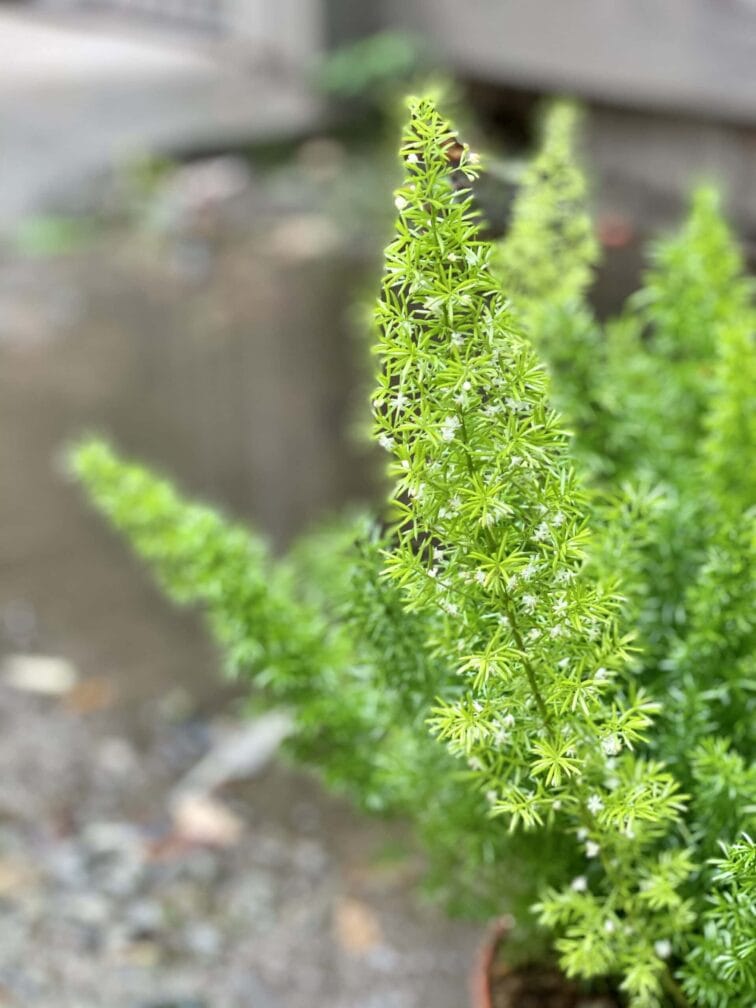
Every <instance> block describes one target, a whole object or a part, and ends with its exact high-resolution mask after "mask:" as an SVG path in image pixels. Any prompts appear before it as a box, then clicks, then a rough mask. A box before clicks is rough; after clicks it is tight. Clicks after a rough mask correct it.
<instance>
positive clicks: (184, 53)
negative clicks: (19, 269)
mask: <svg viewBox="0 0 756 1008" xmlns="http://www.w3.org/2000/svg"><path fill="white" fill-rule="evenodd" d="M0 68H1V69H0V233H2V232H3V231H7V230H8V229H11V228H13V226H14V225H15V224H16V223H17V222H18V220H19V219H20V218H21V217H23V215H24V214H27V213H30V212H35V211H39V210H43V209H44V208H45V207H46V206H47V205H49V203H50V201H52V200H54V199H55V197H56V196H57V195H59V194H60V193H63V192H65V191H66V190H67V189H69V188H70V187H72V186H76V185H77V184H81V181H82V179H85V178H87V177H88V176H90V175H91V174H93V173H95V172H97V171H98V170H101V169H103V168H105V167H107V166H108V165H109V164H112V163H114V162H118V161H119V160H122V159H123V158H125V157H128V156H129V155H133V154H134V153H138V152H142V151H145V150H152V149H160V150H169V151H170V150H174V149H181V148H184V149H185V148H187V147H191V146H200V145H208V146H217V145H219V144H223V143H227V142H233V141H235V140H249V139H252V138H256V137H257V138H259V137H275V136H281V135H286V134H287V133H290V132H296V131H298V130H301V129H303V128H305V127H306V126H307V125H308V123H311V122H312V121H313V119H314V118H315V116H316V115H317V108H316V102H315V101H314V100H313V98H312V97H311V96H309V95H308V94H307V92H306V89H305V86H304V84H303V82H301V81H299V82H298V81H294V80H290V79H284V78H283V77H281V76H280V75H279V76H278V77H276V79H273V77H272V75H271V73H270V71H268V72H267V73H263V71H261V70H259V69H258V70H255V69H254V66H253V62H252V54H250V53H246V54H245V53H244V52H243V51H242V50H239V49H236V50H231V49H229V48H228V46H227V45H226V46H224V45H223V44H221V43H200V42H198V41H194V40H192V39H191V38H188V37H172V36H170V35H166V34H165V33H162V34H157V35H156V34H152V35H144V34H141V35H139V34H135V33H133V32H129V31H127V30H126V29H124V28H123V27H119V26H118V23H117V22H114V21H112V20H102V21H99V22H97V21H89V22H87V23H86V24H85V23H83V22H81V21H79V22H78V23H77V22H67V23H66V22H63V21H60V20H58V21H54V20H50V19H44V18H40V17H39V16H35V15H34V14H26V13H24V12H18V11H7V10H5V11H0Z"/></svg>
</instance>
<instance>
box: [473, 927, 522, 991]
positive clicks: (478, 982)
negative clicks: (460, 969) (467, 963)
mask: <svg viewBox="0 0 756 1008" xmlns="http://www.w3.org/2000/svg"><path fill="white" fill-rule="evenodd" d="M511 927H512V920H511V918H510V917H499V918H498V919H497V920H494V921H492V922H491V924H490V925H489V927H488V932H487V933H486V937H485V939H484V940H483V942H482V944H481V946H480V950H479V951H478V955H477V958H476V960H475V965H474V966H473V969H472V972H471V974H470V994H471V1004H472V1008H492V1005H491V968H492V966H493V964H494V962H495V960H496V956H497V954H498V951H499V945H500V944H501V943H502V941H503V940H504V938H505V937H506V936H507V933H508V932H509V930H510V929H511Z"/></svg>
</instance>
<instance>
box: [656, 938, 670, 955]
mask: <svg viewBox="0 0 756 1008" xmlns="http://www.w3.org/2000/svg"><path fill="white" fill-rule="evenodd" d="M654 952H656V954H657V955H658V956H659V958H660V959H669V957H670V956H671V955H672V942H671V941H668V940H667V939H666V938H660V939H659V941H655V942H654Z"/></svg>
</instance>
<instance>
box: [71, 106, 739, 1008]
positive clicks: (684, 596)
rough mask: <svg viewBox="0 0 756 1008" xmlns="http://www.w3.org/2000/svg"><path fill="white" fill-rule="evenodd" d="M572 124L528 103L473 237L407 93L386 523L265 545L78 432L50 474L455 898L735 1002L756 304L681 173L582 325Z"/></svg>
mask: <svg viewBox="0 0 756 1008" xmlns="http://www.w3.org/2000/svg"><path fill="white" fill-rule="evenodd" d="M574 123H575V114H574V111H573V110H572V109H571V108H569V107H567V106H560V107H558V108H557V109H556V111H555V112H554V113H553V114H552V115H551V116H550V118H549V120H548V121H547V126H546V132H545V139H544V146H543V149H542V151H541V153H540V154H539V155H538V157H537V159H536V160H535V162H534V164H533V166H532V168H531V169H530V170H529V172H528V173H527V175H526V177H525V181H524V184H523V190H522V192H521V194H520V195H519V197H518V200H517V204H516V207H515V213H514V221H513V226H512V230H511V232H510V235H509V236H508V238H507V239H506V240H505V242H504V243H503V244H502V246H500V247H499V248H493V247H491V245H490V244H488V243H487V242H485V241H483V240H481V239H480V237H479V235H478V232H477V222H476V217H475V214H474V210H473V207H472V205H471V199H470V193H469V191H467V190H465V189H464V188H460V178H462V179H464V178H467V179H468V180H469V181H470V182H472V180H473V179H474V177H475V175H476V173H477V167H476V165H477V158H476V157H475V156H474V155H473V154H472V153H471V152H470V151H469V150H467V149H466V148H464V149H463V153H462V156H461V159H460V163H459V167H458V168H457V169H456V171H455V173H454V177H453V178H452V170H451V168H450V164H449V161H448V159H447V157H446V150H447V147H448V146H449V144H450V143H451V142H452V140H453V139H454V138H455V137H456V133H455V131H454V130H453V128H452V127H451V125H450V124H449V123H447V122H446V121H445V120H444V119H443V118H442V117H441V116H440V114H439V113H438V111H437V109H436V106H435V104H434V102H433V101H431V100H429V99H418V100H413V101H412V102H411V103H410V115H409V122H408V124H407V127H406V129H405V133H404V136H403V140H402V146H401V160H402V165H403V168H404V172H405V177H404V182H403V184H402V185H401V187H400V188H399V190H398V191H397V193H396V197H395V204H396V207H397V210H398V216H397V220H396V225H395V235H394V238H393V240H392V241H391V242H390V243H389V245H388V247H387V249H386V254H385V268H384V274H383V286H382V292H381V297H380V299H379V301H378V303H377V305H376V308H375V316H376V322H377V328H378V338H377V345H376V348H375V349H376V353H377V356H378V363H379V366H378V369H377V377H376V388H375V391H374V393H373V396H372V408H373V423H374V434H375V437H376V438H377V440H378V442H379V444H380V445H381V446H382V447H383V448H384V449H385V450H386V451H387V452H388V454H389V459H390V461H389V465H388V472H389V476H390V478H391V479H392V482H393V490H392V494H391V498H390V503H389V507H388V512H387V523H386V527H376V526H375V525H374V524H373V523H371V522H369V521H368V520H366V519H365V518H356V519H348V520H347V519H345V520H343V521H342V522H341V523H338V524H335V525H333V526H331V527H329V528H327V529H324V530H320V531H318V532H316V533H313V534H311V535H309V536H307V537H305V538H304V539H302V540H301V541H300V542H299V543H297V544H295V546H294V547H293V548H292V550H291V551H290V553H289V554H288V555H287V556H286V557H283V558H278V559H274V558H272V557H271V556H270V555H269V554H268V551H267V550H266V548H265V546H264V544H263V543H262V542H261V541H260V540H259V538H257V537H255V536H253V535H251V534H250V533H249V532H247V531H245V530H243V529H240V528H239V527H238V526H235V525H233V524H230V523H228V522H227V521H226V520H225V519H223V518H222V517H220V516H219V515H217V514H216V513H215V512H213V511H211V510H210V509H208V508H205V507H202V506H199V505H195V504H191V503H187V502H185V501H183V500H182V499H181V498H180V497H179V496H178V495H177V493H176V492H175V491H174V490H173V489H172V488H171V487H170V485H169V484H167V483H166V482H164V481H162V480H160V479H158V478H157V477H155V476H153V475H152V474H150V473H149V472H147V471H145V470H143V469H141V468H139V467H135V466H132V465H130V464H128V463H125V462H123V461H121V460H119V459H118V458H117V457H116V456H114V455H113V453H112V452H111V451H110V450H109V449H108V448H106V447H105V446H104V445H102V444H100V443H97V442H95V443H91V442H90V443H85V444H84V445H82V446H80V447H79V448H78V449H77V450H76V452H75V453H74V455H73V465H74V468H75V470H76V472H77V474H78V476H79V477H80V478H81V480H82V481H83V482H84V483H85V484H86V486H87V488H88V490H89V493H90V495H91V496H92V498H93V500H94V502H95V504H96V505H97V506H98V508H99V509H100V510H101V511H103V512H104V513H105V514H106V515H107V516H108V517H109V519H110V520H111V522H112V523H113V524H114V525H115V526H116V527H117V528H119V529H120V530H121V531H122V532H124V533H125V534H126V536H127V537H128V538H129V539H130V541H131V542H132V544H133V545H134V547H135V549H136V550H137V552H138V553H139V554H140V556H142V557H143V558H144V559H145V560H146V561H147V562H148V563H149V565H150V566H151V567H152V569H153V571H154V572H155V574H156V575H157V577H158V579H159V580H160V581H161V583H162V584H163V585H164V587H165V588H166V590H167V591H168V592H169V594H171V595H172V596H173V597H174V598H176V599H177V600H178V601H180V602H183V603H199V604H200V605H202V606H203V607H204V609H205V611H206V614H207V617H208V621H209V624H210V627H211V630H212V631H213V633H214V635H215V637H216V639H217V640H218V642H219V644H220V646H221V647H222V649H223V651H224V653H225V654H226V657H227V663H228V665H229V668H230V669H231V670H232V671H234V672H235V673H236V674H243V675H245V676H249V677H250V679H251V681H252V682H254V683H255V684H256V685H257V686H259V687H261V688H262V689H264V690H265V691H266V693H267V694H268V695H270V696H271V698H272V699H273V700H274V701H275V702H284V703H286V704H288V705H290V706H291V707H292V709H293V711H294V712H295V714H296V720H297V728H298V731H297V733H296V735H295V738H294V739H293V741H292V748H293V751H294V754H295V755H296V756H297V757H299V758H301V759H303V760H305V761H306V762H308V763H311V764H313V765H316V766H318V767H319V768H320V769H321V772H322V773H323V774H324V776H325V777H326V779H327V780H328V781H329V782H330V783H332V784H334V785H335V786H337V787H340V788H342V789H346V790H348V791H349V792H350V793H351V794H352V795H353V796H354V797H355V799H356V800H357V801H358V802H360V803H361V804H362V805H363V806H364V807H366V808H369V809H375V810H381V811H385V812H401V813H402V814H403V815H405V816H407V817H408V818H410V820H411V821H412V822H413V823H414V825H415V828H416V830H417V833H418V835H419V836H420V838H421V839H422V841H423V843H424V845H425V847H426V849H427V850H428V855H429V861H430V867H429V881H430V884H431V885H432V887H433V888H435V889H437V890H440V891H442V892H443V893H444V895H445V896H446V897H447V898H448V900H449V902H450V903H451V904H452V905H453V906H454V907H455V908H458V909H464V910H465V911H468V912H470V911H472V912H478V913H483V914H485V913H493V912H501V911H502V910H507V911H513V912H515V913H516V914H517V916H518V919H519V920H520V921H521V922H522V921H527V920H528V917H527V912H526V909H525V908H526V907H527V906H528V905H529V904H533V903H535V915H534V917H535V920H537V921H538V922H539V923H540V925H542V926H543V927H544V928H545V932H541V934H544V933H545V934H550V935H551V942H552V947H553V949H554V950H555V951H556V953H557V954H558V956H559V960H560V962H561V964H562V966H563V968H564V969H565V971H566V972H567V973H568V974H569V975H571V976H576V977H583V978H586V979H590V978H596V977H608V978H610V979H611V980H612V981H613V982H614V983H615V984H616V985H617V987H618V989H619V990H621V991H622V992H623V994H624V996H625V998H626V1001H627V1004H628V1005H629V1006H631V1008H655V1006H661V1005H664V1006H665V1008H666V1006H672V1005H676V1006H678V1008H680V1006H685V1005H689V1006H691V1008H694V1006H695V1008H724V1006H727V1008H750V1006H751V1005H753V1004H754V1002H756V943H755V942H754V934H755V933H756V877H755V872H754V865H755V864H756V862H755V861H754V849H753V843H752V841H751V840H750V839H749V837H750V836H751V835H752V834H753V830H754V817H755V816H756V801H755V798H754V796H755V795H756V767H755V766H754V761H753V755H754V753H753V747H754V739H753V731H752V728H751V725H752V723H753V715H754V706H755V702H754V693H755V692H756V691H755V690H754V681H756V680H755V677H754V672H755V671H756V669H755V668H754V665H755V659H754V654H755V652H756V647H755V645H756V637H755V634H756V630H755V629H754V616H753V612H754V598H755V597H756V592H754V581H753V579H754V569H756V564H755V563H754V561H756V555H755V554H756V523H755V522H754V517H755V516H756V482H755V481H754V475H753V472H754V470H753V466H752V465H750V464H749V460H750V457H751V456H752V453H753V445H754V440H755V434H756V427H755V424H756V408H754V402H753V397H754V378H755V377H756V357H755V355H756V345H755V344H754V338H753V333H754V328H755V327H754V318H755V317H756V315H755V313H754V306H753V300H752V299H753V291H752V286H751V284H750V282H749V281H748V280H746V279H745V278H744V277H743V275H742V272H741V263H740V257H739V254H738V252H737V249H736V246H735V245H734V243H733V241H732V239H731V237H730V235H729V233H728V230H727V227H726V225H725V224H724V223H723V221H722V220H721V217H720V215H719V212H718V209H717V204H716V198H715V196H714V195H713V193H712V192H711V191H710V190H708V189H702V190H700V191H699V192H698V193H697V194H696V195H695V197H694V200H693V205H692V209H691V214H690V217H689V220H688V222H687V223H686V225H685V227H684V228H683V230H682V232H681V233H680V234H679V235H675V236H673V237H671V238H665V239H663V240H662V241H660V242H657V243H656V244H655V245H654V247H653V249H652V254H651V260H652V265H651V269H650V270H649V272H648V274H647V275H646V278H645V280H644V287H643V290H642V291H641V292H639V293H638V294H637V295H635V296H634V297H633V298H631V299H630V301H629V302H628V305H627V306H626V309H625V311H624V312H623V314H622V317H621V318H620V319H619V320H616V321H615V322H613V323H610V324H609V325H608V326H606V327H605V331H604V330H603V328H602V326H600V325H599V323H598V322H597V320H596V319H595V318H594V316H593V314H592V312H591V310H590V307H589V305H588V304H587V303H586V291H587V289H588V286H589V284H590V280H591V276H592V270H593V268H594V265H595V263H596V259H597V246H596V244H595V240H594V238H593V235H592V231H591V227H590V221H589V216H588V213H587V202H586V186H585V182H584V180H583V177H582V175H581V173H580V171H579V169H578V168H577V167H576V165H575V160H574V152H573V130H574ZM542 359H543V363H542ZM552 383H553V386H554V392H553V394H552V390H551V389H552ZM555 405H556V406H558V407H559V410H560V411H563V413H564V421H563V419H562V416H561V415H560V412H558V411H557V410H555V408H554V406H555ZM567 429H569V430H571V431H572V432H574V437H572V438H571V437H570V435H569V434H568V433H567V432H566V431H567ZM620 593H622V594H620ZM633 634H634V639H633V637H632V636H631V635H633ZM720 854H722V855H723V856H719V857H717V856H718V855H720ZM715 858H717V859H716V860H713V859H715ZM536 900H537V903H536V902H535V901H536ZM529 920H530V922H531V923H530V928H528V926H527V923H526V924H525V927H524V929H523V933H524V934H525V935H526V936H530V937H531V940H536V939H535V938H533V937H532V936H533V934H534V931H533V916H531V917H530V918H529Z"/></svg>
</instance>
